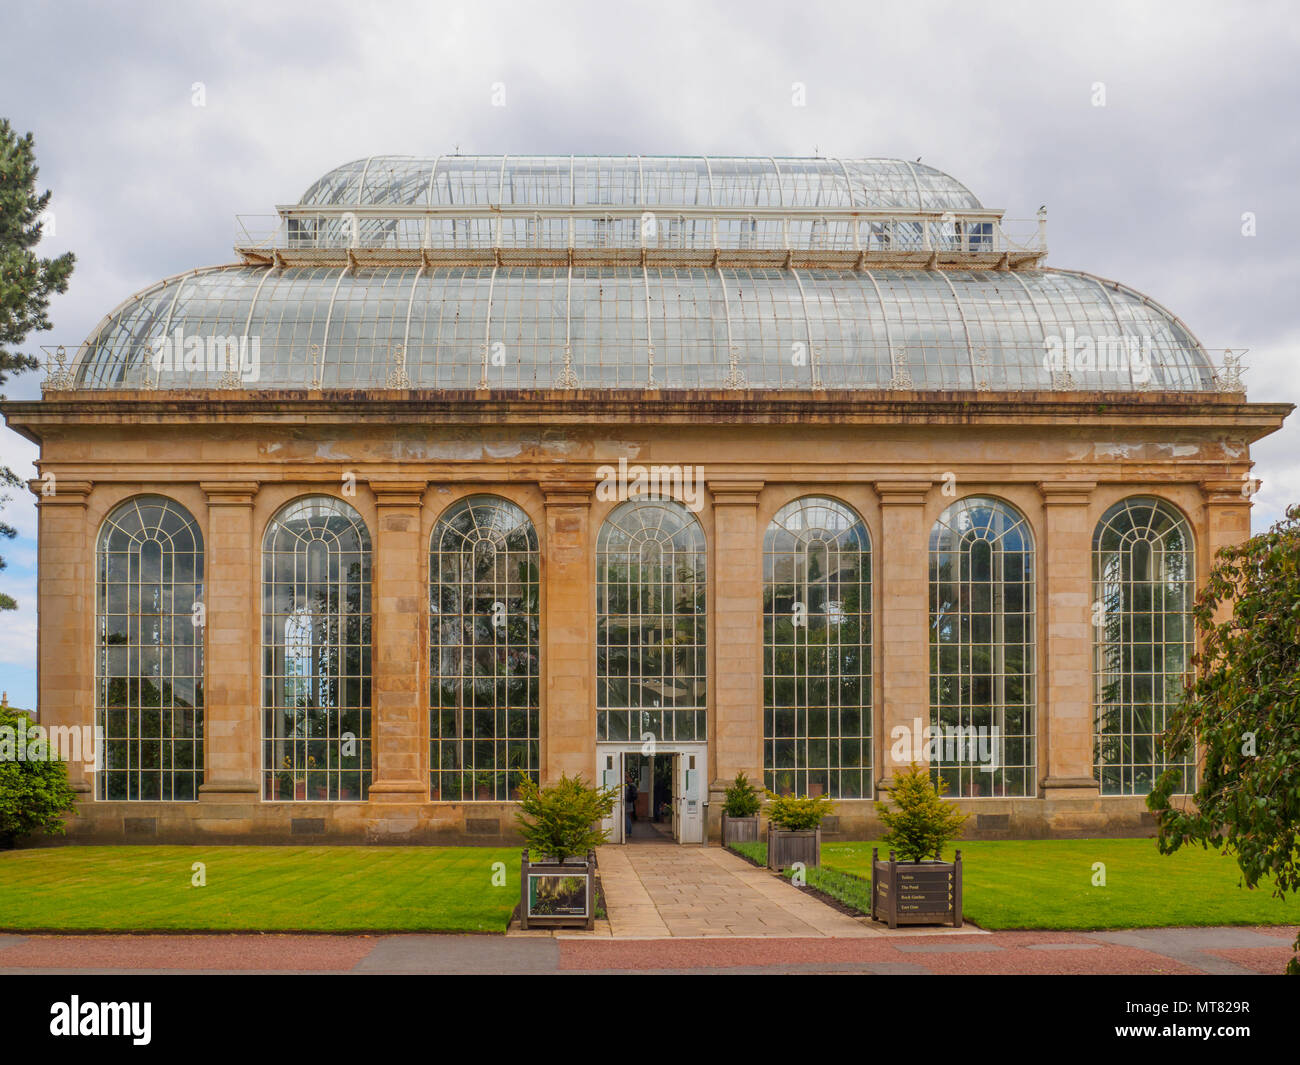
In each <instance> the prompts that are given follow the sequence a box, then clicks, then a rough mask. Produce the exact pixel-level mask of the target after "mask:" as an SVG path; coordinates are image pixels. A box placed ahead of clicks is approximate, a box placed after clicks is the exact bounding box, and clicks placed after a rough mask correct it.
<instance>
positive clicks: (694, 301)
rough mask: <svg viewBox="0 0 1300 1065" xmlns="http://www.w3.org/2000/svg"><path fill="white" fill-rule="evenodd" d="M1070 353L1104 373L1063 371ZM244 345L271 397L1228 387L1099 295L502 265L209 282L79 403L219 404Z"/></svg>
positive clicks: (844, 275) (1056, 285)
mask: <svg viewBox="0 0 1300 1065" xmlns="http://www.w3.org/2000/svg"><path fill="white" fill-rule="evenodd" d="M162 338H167V339H168V341H169V347H166V348H164V347H162V346H160V341H161V339H162ZM1053 338H1055V340H1056V342H1057V343H1060V344H1069V345H1072V346H1076V345H1078V344H1080V343H1082V344H1087V345H1091V349H1090V350H1091V351H1092V352H1093V357H1092V358H1091V359H1090V360H1089V361H1088V363H1087V365H1075V367H1074V369H1073V370H1072V372H1070V373H1069V374H1063V373H1060V372H1055V370H1054V368H1053V365H1052V363H1051V360H1050V359H1049V357H1048V356H1049V354H1050V353H1051V350H1052V349H1051V345H1052V343H1053ZM229 339H233V341H234V343H235V344H236V346H238V345H240V344H242V345H243V348H244V350H245V366H244V371H243V374H242V387H244V388H253V389H257V388H261V389H267V388H309V387H312V386H313V385H318V386H319V387H322V388H384V387H405V386H407V385H408V383H409V386H410V387H414V388H435V389H475V388H484V387H486V388H506V389H532V388H555V387H560V388H571V387H577V388H633V389H635V388H646V387H662V388H707V389H725V388H751V389H752V388H771V389H782V388H784V389H808V388H816V387H825V388H832V389H888V388H896V389H916V390H992V391H1024V390H1034V391H1039V390H1048V389H1053V388H1055V389H1058V390H1059V389H1076V390H1088V391H1093V390H1105V391H1112V390H1137V389H1142V388H1154V389H1159V390H1180V391H1202V390H1204V391H1209V390H1212V389H1213V387H1214V382H1213V376H1212V375H1213V369H1212V365H1211V362H1210V359H1209V357H1208V355H1207V354H1206V352H1205V350H1204V349H1203V348H1202V347H1201V346H1200V344H1199V343H1198V342H1197V341H1196V339H1195V338H1194V337H1192V336H1191V335H1190V333H1188V331H1187V330H1186V329H1185V328H1184V327H1183V325H1182V324H1181V323H1180V322H1179V321H1178V320H1177V319H1176V318H1174V317H1173V316H1172V315H1171V314H1169V312H1167V311H1165V310H1164V309H1163V308H1161V307H1160V306H1159V305H1158V304H1156V303H1154V302H1152V301H1150V300H1148V299H1147V298H1146V297H1144V296H1142V295H1141V294H1139V293H1137V292H1134V291H1133V290H1131V289H1128V288H1125V287H1124V286H1121V285H1117V284H1114V283H1112V282H1103V281H1102V280H1100V279H1098V278H1095V277H1091V276H1089V275H1086V274H1080V273H1071V272H1066V271H1059V270H1032V271H1031V270H1024V271H937V270H917V269H899V270H835V269H822V270H805V269H778V268H773V269H739V268H736V269H732V268H725V267H724V268H721V269H718V268H708V267H700V268H688V267H683V268H679V269H667V268H658V269H650V268H645V269H643V268H640V267H588V268H581V267H572V268H567V267H556V268H550V267H498V268H495V269H494V268H493V267H491V266H484V267H437V268H428V267H417V266H405V267H381V268H353V269H349V268H344V267H258V266H226V267H213V268H208V269H203V270H196V271H194V272H192V273H188V274H184V275H180V276H178V277H175V278H171V279H168V280H166V281H163V282H160V283H159V284H157V285H155V286H153V287H152V288H149V289H146V290H145V291H143V292H141V293H139V294H138V295H136V296H133V297H132V298H130V299H129V300H127V301H126V302H125V303H124V304H122V306H120V307H119V308H118V309H117V310H115V311H114V312H113V313H111V314H110V315H108V316H107V317H106V318H105V319H104V321H103V322H102V323H101V324H100V326H99V327H98V328H97V329H96V330H95V332H94V333H93V334H92V335H91V337H90V338H89V339H88V340H87V341H86V342H85V344H83V345H82V347H81V349H80V351H79V352H78V356H77V360H76V364H75V367H74V375H75V384H74V386H73V387H77V388H92V389H93V388H98V389H110V388H161V389H181V388H214V387H218V381H219V379H220V378H221V371H222V368H223V365H224V363H223V361H222V359H221V358H219V357H218V356H217V355H216V354H215V353H216V352H217V351H218V350H220V349H221V346H222V345H223V344H225V343H226V342H227V341H228V340H229ZM1076 350H1081V349H1078V348H1077V347H1076ZM1134 352H1136V353H1137V356H1136V357H1134V356H1133V353H1134ZM1144 367H1145V369H1144Z"/></svg>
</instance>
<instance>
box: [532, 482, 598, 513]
mask: <svg viewBox="0 0 1300 1065" xmlns="http://www.w3.org/2000/svg"><path fill="white" fill-rule="evenodd" d="M537 486H538V487H539V488H540V489H541V490H542V495H543V496H544V497H545V505H546V506H548V507H589V506H591V495H592V493H593V492H594V491H595V490H596V482H595V481H582V480H565V479H559V478H557V479H556V480H547V481H538V482H537Z"/></svg>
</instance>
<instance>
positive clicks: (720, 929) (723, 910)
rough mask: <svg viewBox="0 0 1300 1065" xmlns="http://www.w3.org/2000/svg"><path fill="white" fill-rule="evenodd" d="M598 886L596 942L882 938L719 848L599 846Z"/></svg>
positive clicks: (947, 930)
mask: <svg viewBox="0 0 1300 1065" xmlns="http://www.w3.org/2000/svg"><path fill="white" fill-rule="evenodd" d="M597 857H598V861H599V864H600V881H601V884H602V886H603V887H604V889H605V905H606V909H607V910H608V911H609V922H608V928H603V927H602V928H600V929H599V930H598V932H597V935H598V936H610V937H612V938H614V939H644V938H650V939H657V938H662V937H689V936H743V937H747V938H759V937H767V936H773V937H784V938H787V939H789V938H804V937H819V936H832V937H836V938H843V939H859V938H865V937H871V936H881V935H886V934H891V935H898V934H900V933H899V932H898V931H895V932H893V933H889V932H888V930H887V929H883V928H880V927H879V926H876V927H873V926H872V923H871V921H870V920H868V919H867V918H859V917H850V916H849V915H848V914H845V913H841V912H839V911H838V910H836V909H833V908H832V907H830V906H828V905H827V904H826V903H825V902H823V901H822V900H821V899H819V898H817V897H815V896H812V895H809V894H808V893H807V892H804V891H801V890H800V889H799V888H796V887H794V886H793V885H791V884H790V883H789V882H788V881H786V880H783V879H782V878H780V877H777V876H774V875H773V874H772V873H770V872H768V871H767V870H765V869H759V868H757V867H756V866H753V865H750V864H749V862H747V861H745V860H744V859H743V858H740V857H738V856H737V855H735V854H733V853H731V852H730V851H728V850H724V849H723V848H721V847H679V846H675V845H672V844H660V843H644V844H637V843H632V844H628V845H627V846H622V847H602V848H600V852H599V854H598V856H597ZM909 931H910V934H912V935H934V934H945V933H946V934H949V935H951V934H953V933H960V932H963V931H965V932H967V933H974V934H976V935H980V934H983V933H981V931H980V930H979V929H977V928H966V929H956V928H933V929H931V928H926V929H911V930H909Z"/></svg>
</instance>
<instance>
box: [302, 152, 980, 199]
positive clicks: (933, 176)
mask: <svg viewBox="0 0 1300 1065" xmlns="http://www.w3.org/2000/svg"><path fill="white" fill-rule="evenodd" d="M299 203H301V204H304V205H313V206H319V205H324V204H329V205H352V206H361V205H372V204H390V205H391V204H398V205H404V206H426V207H454V206H466V205H473V206H482V205H487V204H493V205H497V206H504V205H510V206H537V207H546V206H551V207H558V206H576V205H584V206H585V205H601V204H604V205H608V206H619V207H631V206H642V205H645V206H663V205H676V206H707V207H727V208H730V207H826V208H831V207H847V208H852V207H866V208H889V207H898V208H916V209H923V210H939V211H943V210H967V209H976V210H977V209H979V208H980V207H981V204H980V202H979V200H977V199H976V198H975V196H974V194H973V193H972V192H971V191H970V190H969V189H968V188H966V186H965V185H963V184H962V183H961V182H959V181H957V180H956V179H955V178H952V177H949V176H948V175H947V174H945V173H943V172H942V171H940V170H936V169H934V167H932V166H926V165H924V164H923V163H910V162H907V161H905V160H902V159H821V158H800V159H785V158H777V157H761V156H745V157H734V156H703V155H693V156H692V155H684V156H655V155H601V156H596V155H575V156H570V155H440V156H435V157H425V158H416V157H413V156H403V155H375V156H371V157H370V158H368V159H357V160H354V161H353V162H351V163H345V164H344V165H343V166H340V167H336V168H335V169H334V170H331V171H330V172H329V173H328V174H326V175H325V176H324V177H322V178H321V179H320V180H319V181H317V182H316V183H315V184H313V185H312V186H311V188H309V189H308V190H307V191H306V192H305V193H303V196H302V199H301V200H300V201H299Z"/></svg>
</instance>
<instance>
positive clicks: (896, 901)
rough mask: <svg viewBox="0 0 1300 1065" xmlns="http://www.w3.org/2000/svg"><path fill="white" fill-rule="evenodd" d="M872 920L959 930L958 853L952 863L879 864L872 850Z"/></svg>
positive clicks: (892, 925)
mask: <svg viewBox="0 0 1300 1065" xmlns="http://www.w3.org/2000/svg"><path fill="white" fill-rule="evenodd" d="M871 919H872V920H873V921H884V922H886V923H887V924H888V925H889V927H890V928H897V927H898V926H899V925H900V924H950V925H952V926H953V928H960V927H961V851H958V852H957V857H956V860H955V861H951V862H897V861H895V860H894V852H893V851H890V852H889V861H887V862H882V861H880V850H879V848H878V847H873V848H872V849H871Z"/></svg>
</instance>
